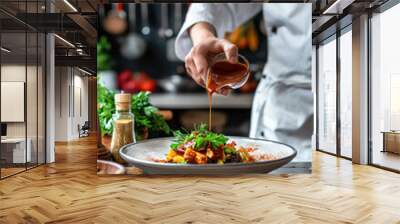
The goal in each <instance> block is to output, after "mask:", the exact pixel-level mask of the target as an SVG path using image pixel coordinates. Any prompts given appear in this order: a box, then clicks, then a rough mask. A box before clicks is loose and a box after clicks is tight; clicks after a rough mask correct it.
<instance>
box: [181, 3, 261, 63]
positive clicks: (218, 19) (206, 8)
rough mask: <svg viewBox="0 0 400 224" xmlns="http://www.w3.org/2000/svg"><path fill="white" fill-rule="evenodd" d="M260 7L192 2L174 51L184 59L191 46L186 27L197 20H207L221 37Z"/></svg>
mask: <svg viewBox="0 0 400 224" xmlns="http://www.w3.org/2000/svg"><path fill="white" fill-rule="evenodd" d="M261 9H262V3H193V4H191V5H190V7H189V10H188V12H187V14H186V19H185V22H184V23H183V26H182V28H181V30H180V31H179V33H178V36H177V38H176V41H175V53H176V55H177V56H178V58H179V59H181V60H184V58H185V56H186V55H187V54H188V53H189V51H190V49H191V48H192V46H193V44H192V40H191V39H190V37H189V34H188V32H187V29H188V28H190V27H191V26H192V25H193V24H195V23H198V22H207V23H210V24H211V25H213V26H214V28H215V30H216V32H217V36H218V37H219V38H223V37H224V34H225V32H227V31H232V30H233V29H234V28H236V27H237V26H239V25H240V24H242V23H243V22H245V21H247V20H248V19H250V18H251V17H253V16H254V15H256V14H257V13H258V12H259V11H261Z"/></svg>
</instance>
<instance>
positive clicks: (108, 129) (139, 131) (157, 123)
mask: <svg viewBox="0 0 400 224" xmlns="http://www.w3.org/2000/svg"><path fill="white" fill-rule="evenodd" d="M114 94H115V93H114V91H111V90H109V89H107V88H106V87H104V86H102V85H101V84H98V85H97V103H98V109H97V113H98V116H99V121H100V129H101V133H102V135H109V136H111V135H112V132H113V120H112V115H113V114H114V113H115V104H114ZM149 97H150V92H139V93H137V94H135V95H133V96H132V103H131V104H132V105H131V107H132V108H131V110H132V113H133V114H134V115H135V130H136V138H137V139H139V140H140V139H143V138H144V137H145V136H144V135H143V132H144V130H147V131H148V132H149V133H152V134H167V135H168V134H170V132H171V129H170V127H169V125H168V123H167V122H166V121H165V120H164V118H163V117H162V116H161V115H160V114H159V113H158V112H159V110H158V108H156V107H155V106H153V105H152V104H151V103H150V101H149Z"/></svg>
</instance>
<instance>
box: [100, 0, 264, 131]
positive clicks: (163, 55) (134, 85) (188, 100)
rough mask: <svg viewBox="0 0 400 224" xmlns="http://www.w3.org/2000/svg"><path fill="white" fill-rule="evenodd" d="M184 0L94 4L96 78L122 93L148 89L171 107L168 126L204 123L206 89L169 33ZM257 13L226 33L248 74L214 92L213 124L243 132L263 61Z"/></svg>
mask: <svg viewBox="0 0 400 224" xmlns="http://www.w3.org/2000/svg"><path fill="white" fill-rule="evenodd" d="M188 7H189V4H188V3H174V4H167V3H163V4H143V3H141V4H135V3H129V4H123V3H113V4H106V5H100V6H99V9H98V13H99V17H98V22H99V26H98V44H97V45H98V46H97V69H98V78H99V82H100V83H102V84H103V85H105V86H106V87H107V88H109V89H112V90H116V91H120V90H123V91H125V92H130V93H136V92H138V91H151V92H152V95H151V98H150V101H151V103H152V104H153V105H154V106H156V107H158V108H160V109H161V110H167V111H172V113H173V118H172V120H170V121H169V123H170V126H171V127H172V128H173V129H178V128H182V127H183V128H187V129H190V128H192V127H193V124H196V123H201V122H204V123H207V121H208V109H209V101H208V96H207V93H206V91H205V90H204V89H203V88H202V87H200V86H198V85H197V84H196V83H195V82H194V81H193V80H192V79H191V78H190V77H189V76H188V75H187V74H186V71H185V67H184V63H183V62H182V61H180V60H179V59H178V58H177V57H176V55H175V49H174V48H175V46H174V45H175V38H176V36H177V34H178V32H179V30H180V27H181V25H182V24H183V22H184V19H185V15H186V12H187V10H188ZM263 23H264V21H263V19H262V14H261V13H260V14H258V15H257V16H256V17H255V18H254V19H252V20H250V21H248V22H247V23H246V24H244V25H242V26H241V27H239V28H238V29H236V30H235V31H233V32H232V33H230V34H227V35H226V38H228V39H229V40H231V41H232V42H233V43H235V44H236V45H237V46H238V47H239V49H240V50H239V53H240V54H242V55H244V56H245V57H246V58H247V59H248V61H249V62H250V70H251V73H252V75H251V79H250V81H249V82H248V83H247V84H246V85H245V86H243V87H242V88H240V89H238V90H235V91H234V92H232V94H230V95H229V96H217V95H216V96H214V99H215V100H214V104H213V108H214V110H213V129H214V130H215V131H221V132H223V133H225V134H228V135H239V136H246V135H248V132H249V126H250V110H251V104H252V98H253V92H254V91H255V88H256V86H257V82H258V80H259V79H260V76H261V71H262V69H263V66H264V64H265V62H266V60H267V58H266V55H267V52H266V49H267V48H266V36H265V30H264V29H263V25H262V24H263Z"/></svg>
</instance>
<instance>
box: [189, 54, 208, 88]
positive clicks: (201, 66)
mask: <svg viewBox="0 0 400 224" xmlns="http://www.w3.org/2000/svg"><path fill="white" fill-rule="evenodd" d="M193 62H194V65H195V67H196V70H197V72H198V75H200V76H201V78H202V79H203V82H204V83H205V81H206V80H207V71H208V62H207V59H206V58H205V56H204V55H203V54H194V55H193Z"/></svg>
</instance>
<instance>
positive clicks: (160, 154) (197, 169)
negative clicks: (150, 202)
mask: <svg viewBox="0 0 400 224" xmlns="http://www.w3.org/2000/svg"><path fill="white" fill-rule="evenodd" d="M228 138H229V140H233V141H235V142H236V144H237V145H238V146H243V147H252V148H256V149H257V150H260V151H263V152H266V153H268V154H270V155H274V156H275V157H277V158H278V159H275V160H268V161H257V162H254V163H226V164H175V163H157V162H154V161H152V160H151V159H152V158H157V159H164V158H165V156H166V154H167V152H168V150H169V145H170V144H171V142H172V139H173V138H171V137H168V138H155V139H150V140H144V141H140V142H138V143H133V144H129V145H125V146H124V147H122V148H121V150H120V152H119V153H120V155H121V157H122V158H123V159H124V160H125V161H127V162H128V163H129V164H130V165H132V166H135V167H138V168H140V169H142V170H143V172H144V173H148V174H207V175H208V174H240V173H268V172H270V171H272V170H275V169H277V168H279V167H281V166H283V165H285V164H287V163H289V162H290V161H291V160H292V159H293V158H294V157H295V156H296V154H297V152H296V150H295V149H294V148H293V147H291V146H289V145H286V144H283V143H279V142H275V141H269V140H264V139H252V138H246V137H233V136H228Z"/></svg>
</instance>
